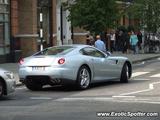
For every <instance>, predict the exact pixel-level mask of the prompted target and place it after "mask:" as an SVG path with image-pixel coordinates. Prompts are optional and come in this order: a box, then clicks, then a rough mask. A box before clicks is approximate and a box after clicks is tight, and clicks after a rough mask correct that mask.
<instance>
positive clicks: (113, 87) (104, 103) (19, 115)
mask: <svg viewBox="0 0 160 120" xmlns="http://www.w3.org/2000/svg"><path fill="white" fill-rule="evenodd" d="M159 66H160V59H156V60H152V61H148V62H142V63H139V64H135V65H134V67H133V77H132V79H131V80H130V82H129V83H127V84H121V83H119V82H117V81H114V82H106V83H102V84H95V85H92V86H91V88H90V89H88V90H85V91H77V90H74V89H72V88H63V87H60V86H55V87H46V88H44V89H43V90H42V91H37V92H35V91H34V92H33V91H30V90H28V89H26V88H25V87H24V86H20V87H17V89H16V92H15V93H14V94H12V95H10V96H8V97H4V98H1V100H0V120H160V92H159V91H160V87H159V86H160V67H159Z"/></svg>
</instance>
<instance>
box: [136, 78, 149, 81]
mask: <svg viewBox="0 0 160 120" xmlns="http://www.w3.org/2000/svg"><path fill="white" fill-rule="evenodd" d="M133 80H139V81H141V80H142V81H143V80H144V81H146V80H150V79H145V78H144V79H143V78H138V79H137V78H136V79H133Z"/></svg>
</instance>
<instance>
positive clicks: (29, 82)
mask: <svg viewBox="0 0 160 120" xmlns="http://www.w3.org/2000/svg"><path fill="white" fill-rule="evenodd" d="M25 86H26V87H27V88H28V89H29V90H32V91H39V90H42V85H40V84H37V83H35V82H33V81H32V80H27V81H26V82H25Z"/></svg>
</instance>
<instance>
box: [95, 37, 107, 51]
mask: <svg viewBox="0 0 160 120" xmlns="http://www.w3.org/2000/svg"><path fill="white" fill-rule="evenodd" d="M94 45H95V47H96V48H98V49H99V50H101V51H103V52H105V53H106V46H105V44H104V42H103V41H102V40H101V37H100V35H97V36H96V42H95V44H94Z"/></svg>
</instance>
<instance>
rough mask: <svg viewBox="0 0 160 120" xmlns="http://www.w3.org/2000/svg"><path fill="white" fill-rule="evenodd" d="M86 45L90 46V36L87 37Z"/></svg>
mask: <svg viewBox="0 0 160 120" xmlns="http://www.w3.org/2000/svg"><path fill="white" fill-rule="evenodd" d="M86 44H87V45H90V36H89V35H86Z"/></svg>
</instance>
